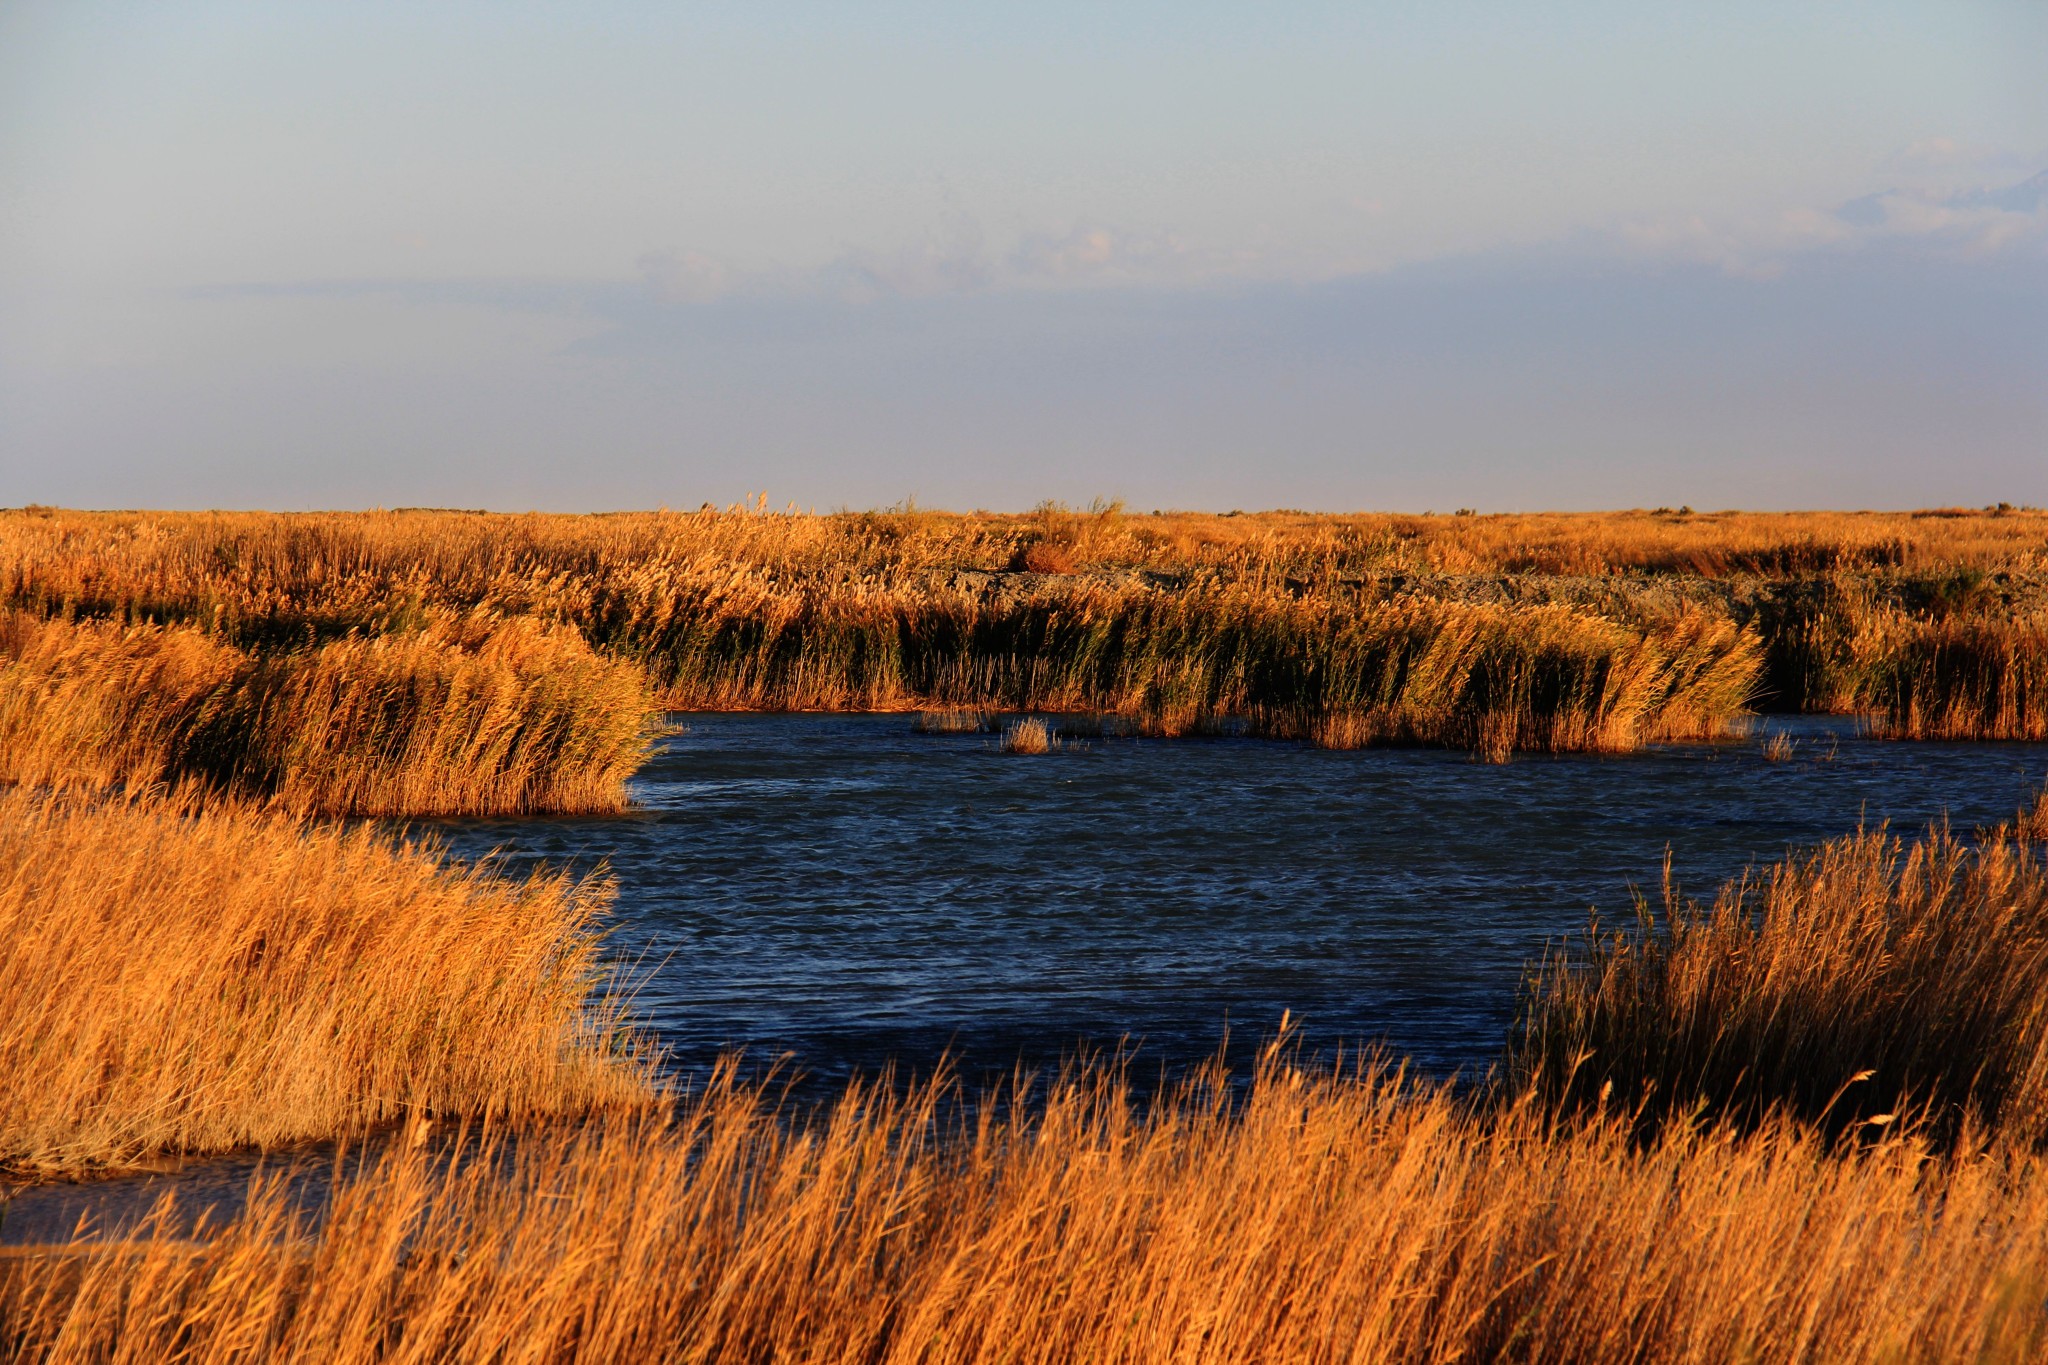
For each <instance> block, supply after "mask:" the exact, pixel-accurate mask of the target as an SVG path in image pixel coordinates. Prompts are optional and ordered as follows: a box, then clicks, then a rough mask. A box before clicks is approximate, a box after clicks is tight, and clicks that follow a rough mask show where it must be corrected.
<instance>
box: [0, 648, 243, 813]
mask: <svg viewBox="0 0 2048 1365" xmlns="http://www.w3.org/2000/svg"><path fill="white" fill-rule="evenodd" d="M247 667H248V660H247V658H246V657H245V656H244V655H243V654H242V652H241V651H240V650H237V649H235V648H234V647H233V646H231V645H226V644H223V643H221V642H220V641H218V640H215V639H213V638H211V637H210V636H207V635H204V634H202V633H200V632H198V631H195V630H187V629H182V628H177V627H166V626H152V625H134V626H123V625H120V624H118V623H115V622H99V623H85V624H79V623H73V622H65V621H41V620H38V619H37V618H35V617H33V616H30V615H28V614H27V613H25V612H6V613H0V782H28V783H38V784H52V785H61V786H71V785H79V784H83V785H88V786H94V785H97V786H106V785H112V784H115V783H120V782H131V783H139V784H143V785H147V784H149V783H153V782H159V781H162V780H164V779H165V778H167V777H169V776H171V775H172V774H174V773H176V772H177V771H179V770H180V768H181V767H183V766H185V765H186V763H187V761H188V759H189V757H190V756H191V754H192V748H193V740H194V736H195V734H196V733H197V732H198V731H199V730H200V729H201V728H202V726H203V725H204V723H205V721H206V719H207V718H208V716H209V714H210V713H211V711H212V709H213V708H214V707H216V706H217V705H218V704H219V702H220V700H221V698H222V697H223V696H224V695H225V694H226V693H228V692H230V691H231V690H232V689H233V688H234V687H235V686H236V684H237V683H238V682H239V681H240V680H241V678H242V677H243V676H244V674H245V673H246V671H247Z"/></svg>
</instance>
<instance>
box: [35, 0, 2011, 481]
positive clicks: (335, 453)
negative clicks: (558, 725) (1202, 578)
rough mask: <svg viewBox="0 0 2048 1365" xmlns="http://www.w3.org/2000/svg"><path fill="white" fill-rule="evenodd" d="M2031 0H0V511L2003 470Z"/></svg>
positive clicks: (2003, 475) (1901, 477) (1817, 477)
mask: <svg viewBox="0 0 2048 1365" xmlns="http://www.w3.org/2000/svg"><path fill="white" fill-rule="evenodd" d="M2043 72H2048V4H2044V3H2041V2H2040V0H2012V2H2011V3H1986V2H1983V0H1927V2H1926V3H1919V4H1894V3H1856V4H1793V5H1786V4H1783V3H1773V4H1768V5H1766V4H1750V3H1743V2H1736V3H1721V4H1715V5H1704V4H1694V5H1671V4H1663V3H1656V0H1625V2H1624V3H1615V4H1558V3H1544V4H1535V3H1512V2H1510V0H1496V2H1495V3H1489V4H1466V3H1456V2H1455V0H1452V2H1450V3H1434V4H1401V5H1367V4H1358V3H1351V4H1342V5H1336V4H1332V5H1307V4H1297V5H1279V6H1248V5H1242V4H1232V5H1221V4H1209V3H1203V2H1202V0H1181V2H1180V3H1175V4H1171V5H1169V4H1157V5H1151V4H1145V5H1139V4H1128V5H1118V6H1110V7H1103V6H1096V5H1074V4H1065V3H1048V2H1046V0H1040V2H1039V3H1034V4H1029V5H1018V4H1008V3H982V4H978V5H972V6H969V5H957V6H949V7H938V6H926V5H908V4H893V3H863V4H850V3H849V4H782V3H775V2H774V0H754V2H753V3H747V4H730V5H727V4H701V5H691V4H652V3H648V4H625V3H602V2H601V0H580V2H579V3H574V4H568V3H564V4H532V3H496V4H481V3H478V4H465V3H452V2H451V3H422V2H420V0H415V3H409V4H404V5H399V4H389V5H386V4H377V3H367V2H366V0H349V2H348V3H316V2H315V0H297V2H296V3H291V4H274V3H273V4H253V3H252V4H230V3H213V2H211V0H184V2H183V3H179V4H171V5H163V4H139V3H137V4H97V3H92V2H91V0H54V2H53V3H37V2H36V0H28V2H27V3H23V0H0V502H4V503H21V502H26V501H43V502H64V503H73V504H86V505H94V506H195V505H225V506H272V507H308V506H367V505H375V504H383V505H400V504H439V505H453V506H479V507H480V506H490V507H501V508H523V507H534V506H538V507H558V508H599V507H620V506H653V505H658V504H667V505H671V506H695V505H696V504H697V503H698V502H700V501H703V500H706V499H710V500H713V501H716V502H721V503H723V502H729V501H732V500H734V499H736V498H738V497H740V496H741V495H742V494H744V493H746V492H747V491H750V490H762V489H765V490H767V492H768V494H769V496H770V497H771V499H772V500H773V501H774V502H775V503H776V504H777V505H778V506H779V505H781V504H782V503H784V502H786V501H789V500H795V501H796V502H798V503H800V504H802V505H806V506H817V507H820V508H823V507H827V506H832V505H838V504H849V505H856V506H867V505H874V504H878V503H886V502H892V501H895V500H897V499H899V498H901V497H903V496H905V495H915V496H916V497H917V498H918V500H919V501H920V502H924V503H927V504H932V505H947V506H1012V507H1014V506H1024V505H1029V504H1031V503H1033V502H1035V501H1037V500H1038V499H1040V498H1043V497H1059V498H1065V499H1069V500H1080V501H1085V500H1087V499H1088V498H1090V497H1093V496H1096V495H1105V496H1119V495H1120V496H1123V497H1125V498H1126V499H1128V500H1129V501H1130V503H1131V504H1132V505H1134V506H1136V507H1140V508H1148V507H1155V506H1158V507H1166V506H1182V507H1195V506H1207V507H1219V508H1228V507H1247V508H1250V507H1268V506H1299V507H1322V508H1356V507H1406V508H1418V509H1419V508H1424V507H1435V508H1438V509H1448V508H1451V507H1454V506H1474V507H1480V508H1486V509H1505V508H1516V507H1600V506H1631V505H1645V506H1647V505H1655V504H1660V503H1664V504H1677V503H1681V502H1689V503H1692V504H1694V505H1696V506H1733V505H1742V506H1758V507H1774V506H1776V507H1783V506H1818V505H1826V506H1909V505H1924V504H1930V503H1971V504H1980V503H1984V502H1989V501H1993V500H1997V499H2010V500H2012V501H2028V502H2036V503H2048V180H2044V179H2041V178H2037V177H2040V176H2041V174H2042V172H2044V171H2048V77H2044V75H2043Z"/></svg>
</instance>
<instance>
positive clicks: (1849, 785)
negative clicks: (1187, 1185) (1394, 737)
mask: <svg viewBox="0 0 2048 1365" xmlns="http://www.w3.org/2000/svg"><path fill="white" fill-rule="evenodd" d="M675 719H676V720H677V721H678V722H680V723H681V724H683V725H685V726H686V727H687V731H686V733H683V734H681V735H679V736H677V737H675V738H674V739H672V740H670V741H668V742H667V743H666V744H665V745H664V747H663V748H662V750H661V752H660V753H658V754H657V755H656V756H655V757H654V759H653V760H652V761H651V762H650V763H649V765H648V766H647V768H646V769H645V770H644V772H643V773H642V774H641V775H640V777H639V778H638V779H637V780H636V782H635V783H634V787H633V794H634V798H635V800H636V802H637V803H638V805H639V809H638V810H636V811H634V812H633V813H632V814H630V815H628V816H626V817H623V818H617V819H597V820H590V819H579V820H483V821H448V822H432V823H431V825H429V826H425V827H430V828H433V829H436V830H438V831H439V832H440V833H441V834H442V836H443V837H444V838H445V839H446V840H447V842H448V843H449V845H450V846H451V848H452V849H453V850H454V851H455V852H457V853H459V854H462V855H465V856H474V855H480V854H482V853H484V852H486V851H487V850H490V849H493V848H496V849H498V850H500V852H501V856H503V857H504V858H505V859H507V860H508V862H509V863H510V864H511V865H512V866H514V867H517V866H518V865H520V864H522V863H524V862H527V861H530V860H539V861H543V862H547V863H550V864H557V865H559V864H563V863H572V864H575V865H577V866H581V867H586V868H587V867H590V866H594V865H595V864H597V863H599V862H604V863H606V864H608V866H609V868H610V870H611V873H612V875H613V876H614V877H615V878H616V879H617V882H618V888H619V894H618V902H617V911H618V927H617V935H616V938H615V947H616V950H617V951H618V952H620V953H621V954H623V955H624V956H625V957H627V958H629V959H631V960H633V961H635V962H637V963H639V964H641V965H642V967H643V969H644V970H645V971H646V972H647V973H648V980H647V982H646V985H645V987H644V988H643V990H642V991H641V993H640V996H639V999H638V1005H637V1013H638V1017H639V1018H640V1019H641V1020H642V1021H643V1022H644V1023H645V1024H646V1025H647V1026H648V1027H649V1028H651V1029H652V1030H653V1031H654V1032H655V1033H656V1034H658V1035H659V1037H660V1038H661V1040H662V1041H663V1043H664V1044H665V1045H666V1046H667V1047H668V1048H669V1049H670V1050H671V1053H672V1056H673V1059H674V1062H675V1065H676V1066H677V1067H678V1068H679V1069H681V1070H682V1071H684V1072H690V1071H695V1070H699V1069H701V1068H703V1067H705V1066H707V1065H708V1064H709V1063H710V1062H711V1060H712V1059H713V1058H715V1057H716V1056H717V1055H718V1054H719V1053H720V1052H721V1051H723V1050H726V1049H732V1048H744V1049H746V1050H747V1052H748V1055H749V1056H750V1057H751V1058H753V1059H755V1060H757V1061H760V1060H766V1059H769V1058H772V1057H776V1056H780V1055H783V1054H787V1055H788V1057H789V1058H790V1061H791V1062H792V1063H793V1064H794V1066H795V1067H796V1068H798V1069H800V1070H801V1072H802V1073H803V1075H804V1076H806V1077H807V1078H808V1084H807V1088H810V1089H813V1090H814V1091H815V1092H816V1093H821V1094H822V1093H829V1092H830V1091H831V1090H833V1089H836V1088H837V1085H838V1083H839V1082H840V1081H841V1080H843V1078H844V1077H845V1076H846V1075H848V1074H849V1073H851V1072H855V1071H865V1072H872V1071H874V1070H877V1069H879V1068H880V1067H882V1066H884V1065H887V1064H889V1063H892V1062H893V1063H896V1064H897V1065H898V1066H899V1067H901V1068H905V1069H909V1070H914V1071H919V1072H923V1071H928V1070H929V1069H930V1068H931V1067H932V1066H933V1065H934V1064H935V1063H936V1062H937V1060H938V1059H939V1058H940V1057H941V1056H942V1055H947V1054H950V1055H951V1056H953V1057H954V1058H955V1059H956V1060H957V1061H958V1062H959V1063H960V1064H961V1066H962V1067H963V1068H964V1069H965V1070H966V1071H967V1073H968V1074H970V1075H972V1074H976V1073H987V1072H1001V1071H1007V1070H1009V1069H1010V1068H1011V1067H1013V1066H1014V1065H1016V1064H1017V1063H1018V1062H1020V1061H1022V1062H1024V1063H1027V1064H1031V1065H1040V1066H1042V1065H1046V1064H1056V1063H1057V1062H1058V1061H1059V1060H1060V1059H1061V1058H1062V1057H1063V1056H1067V1055H1071V1054H1072V1053H1073V1052H1074V1051H1075V1050H1076V1049H1077V1048H1078V1047H1081V1046H1083V1045H1084V1044H1092V1045H1093V1046H1095V1047H1098V1048H1101V1047H1114V1046H1115V1045H1117V1044H1118V1043H1119V1041H1120V1040H1130V1041H1131V1042H1134V1043H1136V1044H1137V1046H1138V1048H1139V1051H1138V1057H1139V1058H1140V1059H1141V1066H1140V1070H1141V1071H1143V1070H1144V1069H1145V1068H1144V1065H1143V1063H1156V1064H1163V1065H1166V1066H1169V1067H1172V1066H1178V1065H1182V1064H1185V1063H1187V1062H1190V1061H1195V1060H1200V1059H1202V1058H1206V1057H1208V1056H1211V1055H1213V1054H1214V1053H1215V1051H1216V1049H1217V1047H1218V1045H1219V1043H1220V1042H1221V1040H1222V1039H1223V1038H1224V1036H1225V1030H1226V1027H1227V1028H1228V1029H1229V1030H1230V1031H1231V1033H1232V1035H1233V1036H1234V1037H1235V1038H1236V1039H1237V1040H1238V1041H1239V1042H1240V1043H1242V1044H1245V1045H1250V1044H1252V1043H1254V1042H1255V1041H1256V1040H1257V1038H1258V1037H1259V1036H1260V1035H1261V1034H1264V1033H1268V1032H1270V1030H1271V1029H1272V1028H1273V1027H1274V1025H1275V1024H1276V1023H1277V1022H1278V1020H1279V1018H1280V1016H1281V1013H1282V1011H1291V1012H1292V1015H1293V1017H1294V1019H1295V1020H1296V1021H1297V1022H1298V1023H1299V1024H1300V1025H1301V1026H1302V1030H1303V1034H1304V1037H1305V1040H1306V1042H1307V1043H1308V1045H1309V1046H1310V1047H1311V1048H1312V1049H1320V1050H1323V1051H1326V1052H1327V1051H1329V1050H1330V1049H1333V1048H1335V1047H1337V1046H1338V1045H1340V1044H1341V1045H1346V1046H1350V1045H1355V1044H1357V1043H1360V1042H1364V1041H1383V1042H1385V1043H1386V1044H1387V1045H1389V1046H1390V1047H1392V1048H1393V1049H1394V1050H1396V1051H1397V1052H1399V1053H1402V1054H1405V1055H1407V1056H1410V1057H1412V1058H1413V1059H1414V1060H1415V1061H1416V1062H1418V1063H1420V1064H1421V1065H1422V1066H1424V1067H1425V1068H1427V1069H1429V1070H1430V1071H1432V1072H1436V1073H1439V1074H1448V1073H1451V1072H1454V1071H1458V1072H1462V1073H1463V1074H1465V1075H1467V1076H1470V1075H1474V1074H1477V1073H1480V1072H1483V1071H1484V1069H1485V1068H1486V1067H1487V1065H1488V1064H1489V1063H1490V1062H1491V1061H1492V1060H1493V1059H1494V1058H1495V1057H1496V1056H1497V1055H1498V1052H1499V1050H1500V1047H1501V1045H1502V1042H1503V1039H1504V1037H1505V1035H1506V1031H1507V1029H1508V1027H1509V1025H1510V1023H1511V1021H1512V1019H1513V1016H1514V1013H1515V1005H1516V993H1517V989H1518V986H1519V983H1520V981H1521V979H1522V974H1523V972H1524V969H1525V967H1526V965H1527V964H1528V963H1529V962H1531V961H1532V960H1533V959H1536V958H1538V957H1540V956H1541V955H1542V954H1543V953H1544V951H1545V948H1546V946H1547V945H1552V944H1556V943H1558V942H1559V941H1561V940H1562V939H1563V938H1565V937H1566V936H1568V935H1571V934H1574V933H1576V932H1577V931H1578V930H1580V929H1582V928H1583V927H1584V926H1585V924H1586V920H1587V914H1588V911H1589V910H1590V909H1592V908H1594V907H1598V908H1599V909H1600V910H1602V911H1604V912H1606V913H1608V914H1613V915H1620V914H1626V913H1627V912H1628V910H1629V907H1630V898H1631V888H1632V887H1640V888H1642V889H1643V890H1645V891H1647V892H1651V893H1652V894H1654V892H1655V889H1656V887H1657V885H1658V883H1659V880H1660V877H1661V867H1662V862H1663V858H1664V853H1665V850H1666V848H1667V847H1668V848H1669V849H1670V850H1671V853H1672V856H1673V860H1674V866H1675V869H1676V872H1677V875H1678V878H1679V880H1680V882H1681V884H1682V885H1683V886H1684V887H1685V888H1686V890H1687V891H1688V892H1690V893H1692V894H1695V895H1700V896H1706V895H1710V894H1711V893H1712V892H1713V891H1714V889H1715V888H1716V887H1717V886H1718V885H1719V884H1720V883H1721V882H1722V881H1723V880H1724V879H1726V878H1728V877H1731V876H1735V875H1738V874H1740V873H1741V872H1742V871H1743V869H1744V868H1745V866H1748V865H1752V864H1758V863H1764V862H1769V861H1771V860H1774V859H1776V858H1777V857H1779V856H1780V855H1781V854H1782V853H1783V852H1784V851H1785V849H1786V848H1787V847H1788V846H1796V845H1802V844H1810V843H1813V842H1815V841H1818V840H1821V839H1825V838H1829V837H1832V836H1835V835H1839V834H1843V833H1846V832H1849V831H1851V830H1853V829H1855V828H1856V826H1857V824H1858V822H1859V821H1867V822H1870V823H1872V824H1875V823H1878V822H1882V821H1890V822H1891V823H1892V824H1893V826H1894V827H1895V828H1897V829H1899V830H1900V831H1902V832H1907V833H1912V832H1917V831H1918V830H1920V829H1922V828H1924V826H1925V825H1926V824H1927V822H1929V821H1931V820H1936V819H1940V818H1943V817H1944V816H1946V817H1947V818H1948V819H1950V820H1951V821H1952V822H1953V823H1954V824H1955V825H1957V826H1958V827H1959V828H1966V829H1967V828H1970V827H1973V826H1975V825H1978V824H1985V823H1990V822H1993V821H1997V820H2001V819H2005V818H2008V817H2009V816H2010V815H2011V814H2012V812H2013V810H2014V809H2015V808H2016V807H2017V806H2018V805H2019V804H2020V802H2021V800H2022V798H2023V797H2025V796H2026V795H2027V794H2028V793H2029V792H2030V791H2031V790H2032V789H2033V788H2035V787H2038V786H2039V785H2040V784H2041V782H2042V780H2043V779H2044V777H2048V745H2017V744H1902V743H1885V742H1879V741H1872V740H1865V739H1861V738H1859V737H1858V735H1857V732H1856V727H1855V725H1854V724H1853V723H1851V722H1846V721H1832V720H1816V719H1793V720H1787V721H1783V722H1780V721H1777V720H1773V721H1771V722H1770V726H1771V728H1773V729H1784V730H1787V731H1788V732H1789V733H1790V734H1791V735H1793V736H1794V737H1795V738H1796V740H1797V746H1796V748H1795V751H1794V757H1793V758H1792V760H1791V761H1788V762H1778V763H1772V762H1767V761H1765V760H1764V758H1763V757H1762V754H1761V746H1760V744H1759V743H1758V742H1757V740H1755V739H1752V740H1749V741H1748V742H1744V743H1729V744H1722V745H1712V746H1686V747H1672V748H1660V749H1653V750H1649V751H1645V752H1641V753H1636V754H1630V755H1625V756H1565V757H1520V758H1518V759H1517V760H1516V761H1515V762H1513V763H1511V764H1507V765H1504V766H1491V765H1486V764H1481V763H1475V762H1473V761H1471V760H1470V759H1469V758H1468V757H1467V756H1465V755H1463V754H1458V753H1445V752H1436V751H1421V750H1388V749H1380V750H1367V751H1361V752H1329V751H1322V750H1316V749H1311V748H1307V747H1303V746H1299V745H1294V744H1284V743H1275V742H1271V741H1263V740H1250V739H1245V740H1230V739H1224V740H1178V741H1160V740H1103V741H1093V742H1090V743H1089V744H1087V746H1086V747H1085V748H1079V749H1072V748H1070V749H1068V750H1066V751H1063V752H1059V753H1055V754H1049V755H1043V756H1031V757H1026V756H1021V755H1006V754H1003V753H1000V752H998V751H997V749H996V746H995V743H994V741H993V740H992V739H991V738H990V737H988V736H985V735H965V736H948V737H938V736H921V735H916V734H913V733H912V732H911V729H910V720H909V718H908V717H905V716H900V715H888V716H759V715H704V716H679V717H676V718H675Z"/></svg>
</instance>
